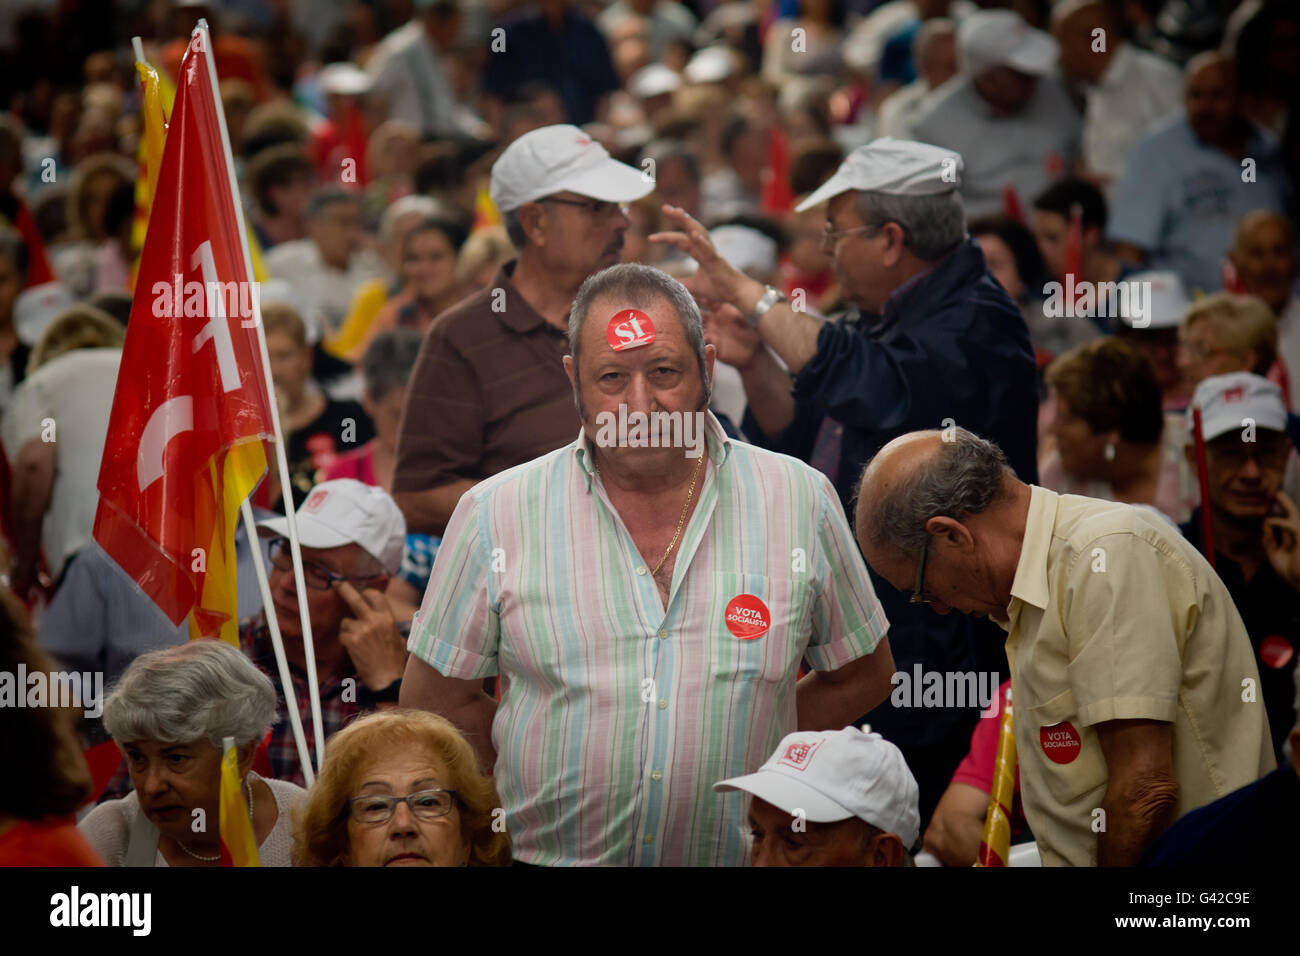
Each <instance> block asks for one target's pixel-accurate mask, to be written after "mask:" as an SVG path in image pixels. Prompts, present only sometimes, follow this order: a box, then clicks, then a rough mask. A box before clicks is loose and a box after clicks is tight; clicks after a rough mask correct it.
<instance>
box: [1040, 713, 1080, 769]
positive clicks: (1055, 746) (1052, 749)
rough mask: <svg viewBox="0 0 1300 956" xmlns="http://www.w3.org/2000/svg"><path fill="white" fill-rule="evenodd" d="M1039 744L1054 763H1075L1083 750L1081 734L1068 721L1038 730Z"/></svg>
mask: <svg viewBox="0 0 1300 956" xmlns="http://www.w3.org/2000/svg"><path fill="white" fill-rule="evenodd" d="M1038 743H1039V745H1040V746H1041V747H1042V748H1043V753H1045V754H1047V759H1048V760H1051V761H1052V762H1053V763H1073V762H1074V758H1075V757H1077V756H1079V751H1080V750H1081V749H1082V748H1083V741H1081V740H1080V739H1079V732H1078V731H1077V730H1075V729H1074V724H1072V723H1070V722H1069V721H1068V720H1067V721H1064V722H1062V723H1059V724H1053V725H1052V726H1050V727H1040V728H1039V729H1038Z"/></svg>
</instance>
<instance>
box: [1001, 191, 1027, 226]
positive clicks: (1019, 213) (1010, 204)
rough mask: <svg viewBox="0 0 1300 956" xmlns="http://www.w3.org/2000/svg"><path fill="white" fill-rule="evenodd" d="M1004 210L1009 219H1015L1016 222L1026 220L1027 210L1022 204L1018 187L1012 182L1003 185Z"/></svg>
mask: <svg viewBox="0 0 1300 956" xmlns="http://www.w3.org/2000/svg"><path fill="white" fill-rule="evenodd" d="M1002 212H1003V213H1005V214H1006V217H1007V218H1008V219H1014V220H1015V221H1016V222H1024V221H1025V210H1024V207H1023V206H1021V205H1020V195H1019V194H1018V193H1017V192H1016V187H1015V186H1013V185H1011V184H1010V183H1007V184H1006V185H1005V186H1003V187H1002Z"/></svg>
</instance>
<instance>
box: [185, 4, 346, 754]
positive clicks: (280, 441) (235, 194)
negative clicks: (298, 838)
mask: <svg viewBox="0 0 1300 956" xmlns="http://www.w3.org/2000/svg"><path fill="white" fill-rule="evenodd" d="M194 30H195V32H196V33H198V34H200V35H201V37H202V43H203V50H204V52H205V53H206V54H207V57H206V59H207V61H208V76H209V78H210V79H211V82H212V96H213V98H214V100H215V101H216V107H217V123H218V125H219V126H220V128H221V145H222V148H223V149H224V151H225V154H226V173H227V175H228V177H229V179H230V198H231V201H232V203H233V204H234V207H235V219H236V221H237V223H238V225H239V245H240V248H241V249H243V252H244V268H245V270H246V272H247V278H248V281H249V282H253V281H254V278H253V258H252V256H251V255H250V254H249V250H248V232H247V230H246V228H245V225H244V209H243V206H241V205H240V202H239V184H238V181H237V180H236V179H235V157H234V154H233V153H232V152H231V149H230V134H229V133H228V132H227V130H226V114H225V109H224V107H223V105H222V102H221V89H220V87H218V85H217V67H216V62H215V55H214V53H213V50H212V34H211V33H209V32H208V22H207V20H202V19H201V20H199V22H198V25H197V26H196V27H195V28H194ZM249 299H250V302H251V305H252V310H253V321H254V323H255V324H256V326H257V343H258V348H259V349H260V351H261V356H262V373H263V375H264V377H265V381H266V394H267V397H268V399H269V404H270V409H271V424H272V426H273V428H274V429H275V457H276V460H277V461H278V462H279V465H280V494H281V498H282V500H283V501H284V504H285V508H284V513H285V517H286V518H287V519H288V525H289V528H288V530H289V551H290V554H291V555H292V557H293V576H294V582H295V584H296V585H297V592H298V619H299V621H300V622H301V625H302V651H303V659H304V663H305V664H306V665H307V690H308V694H309V696H310V698H311V718H312V725H313V726H312V729H313V730H314V731H315V733H314V736H315V740H316V768H317V769H318V770H319V769H320V766H321V763H322V761H323V760H324V759H325V724H324V721H323V720H322V719H321V708H320V685H319V683H318V681H317V679H316V647H315V645H314V644H313V643H312V634H311V615H310V614H309V613H308V611H307V592H306V590H305V588H306V585H305V584H304V583H303V570H302V546H301V545H300V544H299V542H298V520H297V515H296V514H295V513H294V509H293V484H292V482H291V481H290V480H289V461H288V459H287V458H286V457H285V453H284V433H283V432H282V431H281V429H280V410H279V408H278V407H277V406H276V403H275V383H274V382H273V381H272V380H271V358H270V356H269V354H268V353H267V350H266V332H265V330H264V329H263V328H262V304H261V297H260V296H258V295H250V296H249ZM255 532H256V529H253V532H252V533H254V534H255ZM250 543H251V544H252V545H253V546H254V548H256V547H257V540H256V538H253V539H252V540H251V542H250ZM258 557H259V560H260V555H259V556H258ZM262 598H263V601H264V602H265V603H264V607H265V610H266V617H267V620H268V621H269V620H270V619H271V618H272V617H273V616H274V615H275V606H274V605H273V604H272V603H271V600H270V596H269V591H268V590H263V592H262ZM273 633H274V632H273ZM272 640H273V641H274V638H273V639H272ZM274 642H275V644H276V657H277V662H279V663H282V662H283V661H284V657H283V654H284V650H283V647H282V646H281V645H280V642H278V641H274ZM286 667H287V665H283V663H282V668H281V670H282V676H281V679H282V680H283V671H284V669H286ZM284 686H285V700H286V703H287V702H288V695H289V687H290V685H288V684H285V685H284ZM296 709H297V708H291V711H294V712H296ZM303 770H304V776H305V775H306V771H307V764H306V763H305V762H304V764H303Z"/></svg>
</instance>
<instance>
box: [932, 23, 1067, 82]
mask: <svg viewBox="0 0 1300 956" xmlns="http://www.w3.org/2000/svg"><path fill="white" fill-rule="evenodd" d="M957 43H958V45H959V47H960V49H961V54H962V58H963V60H964V61H965V63H966V68H967V72H974V71H975V70H978V69H981V68H982V67H986V66H1009V67H1011V69H1013V70H1016V71H1018V72H1020V73H1028V74H1030V75H1031V76H1044V75H1046V74H1048V73H1051V72H1052V70H1053V69H1054V68H1055V66H1056V59H1057V56H1058V55H1059V53H1060V50H1059V48H1058V47H1057V45H1056V40H1054V39H1053V38H1052V35H1051V34H1050V33H1044V32H1043V31H1042V30H1035V29H1034V28H1033V27H1031V26H1030V25H1029V24H1028V23H1026V22H1025V21H1024V19H1022V18H1021V16H1020V14H1018V13H1016V12H1015V11H1013V10H979V11H977V12H975V13H971V14H970V15H969V16H967V17H965V18H964V19H963V20H962V21H961V24H960V25H959V26H958V27H957Z"/></svg>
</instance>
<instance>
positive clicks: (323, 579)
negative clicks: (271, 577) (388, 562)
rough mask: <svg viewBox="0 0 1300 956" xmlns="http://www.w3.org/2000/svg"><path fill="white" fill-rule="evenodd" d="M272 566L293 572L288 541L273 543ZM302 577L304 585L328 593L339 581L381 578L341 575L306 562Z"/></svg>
mask: <svg viewBox="0 0 1300 956" xmlns="http://www.w3.org/2000/svg"><path fill="white" fill-rule="evenodd" d="M271 564H272V565H273V566H275V567H276V568H279V569H280V570H281V571H292V570H293V554H292V553H291V552H290V551H289V542H288V540H287V539H285V538H276V539H275V540H274V541H272V542H271ZM302 575H303V583H305V584H306V585H307V587H309V588H311V589H312V590H314V591H328V590H330V589H331V588H333V587H334V584H335V582H337V581H369V580H370V579H371V578H377V577H379V575H378V574H365V575H351V574H339V573H338V572H336V571H331V570H330V569H329V568H325V567H321V566H320V565H319V564H313V563H312V562H311V561H305V560H304V561H303V563H302Z"/></svg>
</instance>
